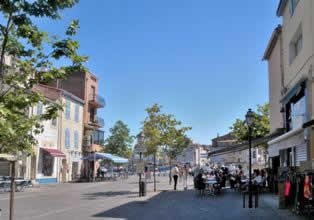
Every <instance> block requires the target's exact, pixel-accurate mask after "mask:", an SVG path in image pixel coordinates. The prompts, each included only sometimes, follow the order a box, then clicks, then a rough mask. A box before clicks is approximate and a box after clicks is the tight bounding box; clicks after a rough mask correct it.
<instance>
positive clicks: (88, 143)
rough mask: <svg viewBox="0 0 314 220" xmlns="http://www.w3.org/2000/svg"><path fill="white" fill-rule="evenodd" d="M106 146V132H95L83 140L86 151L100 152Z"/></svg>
mask: <svg viewBox="0 0 314 220" xmlns="http://www.w3.org/2000/svg"><path fill="white" fill-rule="evenodd" d="M103 144H104V131H101V130H97V129H96V130H94V131H93V133H92V134H91V135H85V136H84V138H83V150H84V151H88V152H91V151H97V152H98V151H100V150H101V149H102V145H103Z"/></svg>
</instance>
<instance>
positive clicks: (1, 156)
mask: <svg viewBox="0 0 314 220" xmlns="http://www.w3.org/2000/svg"><path fill="white" fill-rule="evenodd" d="M0 160H2V161H3V160H4V161H16V157H15V156H14V155H11V154H0Z"/></svg>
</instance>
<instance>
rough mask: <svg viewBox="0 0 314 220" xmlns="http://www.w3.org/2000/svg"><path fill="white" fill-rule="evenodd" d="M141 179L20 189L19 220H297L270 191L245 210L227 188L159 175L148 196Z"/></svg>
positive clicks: (0, 198)
mask: <svg viewBox="0 0 314 220" xmlns="http://www.w3.org/2000/svg"><path fill="white" fill-rule="evenodd" d="M137 181H138V179H137V178H136V177H131V178H130V179H129V180H128V181H121V180H120V181H117V182H107V183H72V184H59V185H46V186H42V187H41V188H39V189H36V190H34V191H32V192H25V193H17V194H16V218H15V219H18V220H28V219H29V220H36V219H45V220H56V219H57V220H63V219H76V220H86V219H94V220H97V219H106V220H107V219H108V220H109V219H112V220H113V219H114V220H122V219H123V220H126V219H127V220H168V219H169V220H176V219H178V220H188V219H191V220H198V219H213V220H215V219H217V220H224V219H226V220H227V219H232V220H237V219H241V220H246V219H254V220H257V219H271V220H277V219H280V220H286V219H291V220H297V219H302V218H298V217H295V216H294V215H292V213H290V212H289V211H287V210H278V209H277V207H275V202H274V201H275V200H274V198H272V197H271V196H264V197H262V198H261V202H260V208H259V209H256V210H255V209H253V210H248V209H243V208H242V200H241V196H240V195H239V194H238V193H236V192H225V193H223V194H222V195H220V196H217V197H205V198H201V197H199V196H198V194H197V193H196V192H195V191H194V190H192V184H191V179H190V182H189V183H190V184H189V190H187V191H184V190H183V186H182V183H179V190H178V191H173V190H172V186H170V185H169V183H168V181H169V179H168V178H167V177H157V181H158V182H157V188H158V191H157V192H156V193H154V192H153V191H152V189H153V184H152V181H150V183H149V184H148V195H147V196H146V197H141V198H139V197H138V182H137ZM8 203H9V201H8V195H7V194H0V208H1V209H2V210H3V211H2V217H0V219H1V220H4V219H8Z"/></svg>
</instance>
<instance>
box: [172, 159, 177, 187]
mask: <svg viewBox="0 0 314 220" xmlns="http://www.w3.org/2000/svg"><path fill="white" fill-rule="evenodd" d="M178 175H179V168H178V167H177V165H175V166H174V167H173V168H172V176H173V181H174V190H177V183H178Z"/></svg>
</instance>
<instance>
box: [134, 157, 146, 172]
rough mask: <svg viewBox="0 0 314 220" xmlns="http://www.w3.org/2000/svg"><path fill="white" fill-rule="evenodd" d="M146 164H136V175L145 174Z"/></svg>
mask: <svg viewBox="0 0 314 220" xmlns="http://www.w3.org/2000/svg"><path fill="white" fill-rule="evenodd" d="M144 169H145V163H144V161H142V160H140V161H137V162H136V173H144Z"/></svg>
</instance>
